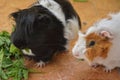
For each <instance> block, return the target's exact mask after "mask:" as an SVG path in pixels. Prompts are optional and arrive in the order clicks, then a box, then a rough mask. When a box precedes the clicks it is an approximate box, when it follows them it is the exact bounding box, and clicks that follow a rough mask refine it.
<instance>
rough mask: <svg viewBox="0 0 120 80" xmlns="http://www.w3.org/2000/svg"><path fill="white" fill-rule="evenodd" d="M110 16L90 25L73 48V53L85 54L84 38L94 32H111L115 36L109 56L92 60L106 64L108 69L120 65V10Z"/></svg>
mask: <svg viewBox="0 0 120 80" xmlns="http://www.w3.org/2000/svg"><path fill="white" fill-rule="evenodd" d="M110 17H111V19H108V18H105V19H102V20H101V21H99V22H97V23H96V24H95V25H93V26H92V27H90V28H89V29H88V30H87V32H86V34H85V35H84V36H80V35H79V39H78V41H77V43H76V45H75V46H74V48H73V55H75V54H85V53H82V52H83V51H85V50H86V49H85V50H84V49H81V48H83V45H84V46H85V40H83V39H84V37H85V36H87V35H88V34H90V33H92V32H95V33H100V32H101V31H108V32H110V33H111V34H112V36H113V39H112V40H111V42H112V47H111V48H110V51H109V52H108V56H107V58H105V59H103V58H101V57H97V58H95V59H94V60H93V62H92V63H98V64H101V65H104V66H105V70H106V71H110V70H112V69H114V68H115V67H120V12H119V13H117V14H111V15H110ZM79 57H80V56H79ZM79 57H78V58H79Z"/></svg>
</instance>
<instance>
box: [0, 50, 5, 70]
mask: <svg viewBox="0 0 120 80" xmlns="http://www.w3.org/2000/svg"><path fill="white" fill-rule="evenodd" d="M3 56H4V52H3V49H1V50H0V69H1V67H2V61H3Z"/></svg>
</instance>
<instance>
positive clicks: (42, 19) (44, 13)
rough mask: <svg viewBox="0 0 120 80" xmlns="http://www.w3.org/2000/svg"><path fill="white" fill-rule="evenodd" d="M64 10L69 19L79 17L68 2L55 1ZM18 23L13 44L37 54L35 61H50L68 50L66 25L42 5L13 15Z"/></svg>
mask: <svg viewBox="0 0 120 80" xmlns="http://www.w3.org/2000/svg"><path fill="white" fill-rule="evenodd" d="M55 1H56V2H58V3H59V4H60V5H61V6H62V9H63V12H64V14H65V17H66V22H67V19H70V18H72V16H76V17H77V18H78V20H79V17H78V15H77V13H76V12H75V10H74V9H73V8H72V6H71V4H70V3H69V2H68V1H67V0H55ZM11 15H12V16H13V18H14V19H15V22H16V27H15V31H14V32H13V33H12V36H11V40H12V42H13V44H14V45H15V46H16V47H18V48H20V49H25V48H29V49H31V50H32V52H33V53H34V54H35V56H29V57H32V58H33V59H34V60H35V61H37V62H39V61H40V60H42V61H44V62H46V61H49V60H50V59H51V58H52V56H53V55H54V53H56V52H59V51H64V50H66V48H65V45H66V44H67V39H65V38H64V27H65V26H64V25H63V24H62V22H61V21H60V20H58V19H57V18H56V16H54V15H53V14H52V13H51V12H50V11H49V10H48V9H46V8H44V7H43V6H41V5H38V6H32V7H31V8H28V9H24V10H20V11H18V12H15V13H12V14H11ZM79 23H80V22H79Z"/></svg>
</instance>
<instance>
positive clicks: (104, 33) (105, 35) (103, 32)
mask: <svg viewBox="0 0 120 80" xmlns="http://www.w3.org/2000/svg"><path fill="white" fill-rule="evenodd" d="M99 35H100V36H102V37H105V38H107V39H113V35H112V34H111V33H110V32H108V31H101V32H100V33H99Z"/></svg>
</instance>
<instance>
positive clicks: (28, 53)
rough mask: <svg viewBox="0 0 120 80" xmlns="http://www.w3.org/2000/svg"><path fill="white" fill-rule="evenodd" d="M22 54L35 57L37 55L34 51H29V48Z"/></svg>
mask: <svg viewBox="0 0 120 80" xmlns="http://www.w3.org/2000/svg"><path fill="white" fill-rule="evenodd" d="M22 52H23V54H25V55H29V56H35V54H34V53H33V52H32V50H31V49H29V48H25V49H22Z"/></svg>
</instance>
